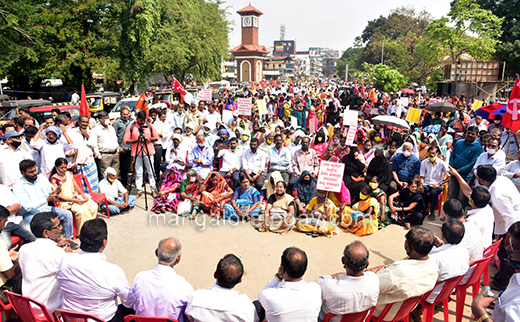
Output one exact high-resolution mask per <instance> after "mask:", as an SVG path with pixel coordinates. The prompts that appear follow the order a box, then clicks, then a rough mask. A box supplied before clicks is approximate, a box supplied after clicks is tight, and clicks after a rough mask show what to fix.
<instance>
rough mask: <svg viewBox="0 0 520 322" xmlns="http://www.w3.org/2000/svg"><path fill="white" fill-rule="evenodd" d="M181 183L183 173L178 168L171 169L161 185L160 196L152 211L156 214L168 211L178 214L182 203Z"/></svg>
mask: <svg viewBox="0 0 520 322" xmlns="http://www.w3.org/2000/svg"><path fill="white" fill-rule="evenodd" d="M181 183H182V173H180V171H179V170H178V169H177V168H176V167H171V168H170V170H169V171H168V173H167V174H166V177H165V178H164V180H163V182H162V184H161V189H160V191H159V195H158V196H157V200H155V204H154V205H153V207H152V209H151V210H152V211H154V212H155V213H156V214H160V213H165V212H166V211H170V212H177V205H178V203H179V202H180V201H181Z"/></svg>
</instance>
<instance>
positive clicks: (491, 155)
mask: <svg viewBox="0 0 520 322" xmlns="http://www.w3.org/2000/svg"><path fill="white" fill-rule="evenodd" d="M500 144H501V141H500V139H498V138H495V137H492V138H490V139H489V140H488V142H487V149H486V151H485V152H483V153H482V154H481V155H480V156H479V157H478V159H477V162H475V165H474V166H473V174H476V172H477V168H478V167H479V166H480V165H484V164H489V165H492V166H493V167H494V168H495V169H496V170H497V172H498V171H500V170H501V169H502V168H503V167H505V166H506V154H505V153H504V151H502V149H501V148H500Z"/></svg>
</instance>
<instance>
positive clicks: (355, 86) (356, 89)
mask: <svg viewBox="0 0 520 322" xmlns="http://www.w3.org/2000/svg"><path fill="white" fill-rule="evenodd" d="M354 92H356V93H358V94H359V89H358V88H357V82H356V81H354Z"/></svg>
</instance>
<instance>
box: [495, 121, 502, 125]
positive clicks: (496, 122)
mask: <svg viewBox="0 0 520 322" xmlns="http://www.w3.org/2000/svg"><path fill="white" fill-rule="evenodd" d="M494 123H495V124H497V125H498V124H500V123H502V121H494Z"/></svg>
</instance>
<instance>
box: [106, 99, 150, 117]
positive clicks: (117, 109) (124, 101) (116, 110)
mask: <svg viewBox="0 0 520 322" xmlns="http://www.w3.org/2000/svg"><path fill="white" fill-rule="evenodd" d="M138 100H139V97H129V98H123V99H122V100H120V101H119V102H117V104H116V106H114V108H113V109H112V111H110V113H109V117H110V120H115V119H117V118H119V117H120V116H121V109H122V108H123V106H124V105H126V106H128V108H129V109H130V113H132V114H135V104H136V103H137V101H138ZM146 102H147V103H148V105H151V104H152V98H151V97H147V98H146Z"/></svg>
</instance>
